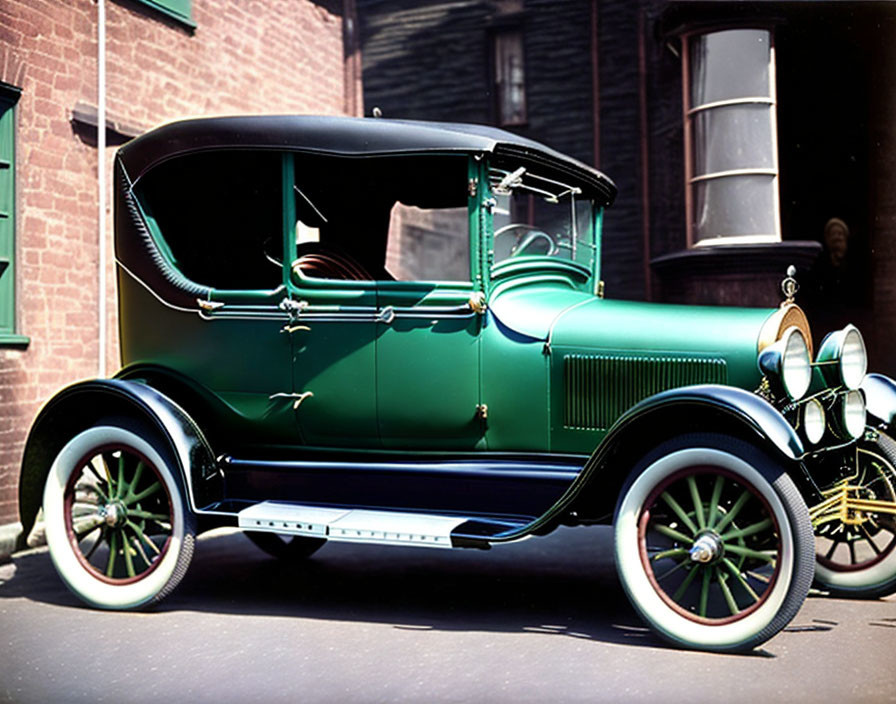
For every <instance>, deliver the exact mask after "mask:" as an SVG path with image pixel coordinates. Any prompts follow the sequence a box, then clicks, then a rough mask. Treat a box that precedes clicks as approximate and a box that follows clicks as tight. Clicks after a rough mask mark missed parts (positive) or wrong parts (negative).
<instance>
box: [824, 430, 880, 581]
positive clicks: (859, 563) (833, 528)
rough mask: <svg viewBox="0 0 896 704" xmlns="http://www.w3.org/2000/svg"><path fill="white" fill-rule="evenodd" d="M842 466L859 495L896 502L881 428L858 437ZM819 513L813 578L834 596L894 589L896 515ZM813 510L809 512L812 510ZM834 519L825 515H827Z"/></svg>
mask: <svg viewBox="0 0 896 704" xmlns="http://www.w3.org/2000/svg"><path fill="white" fill-rule="evenodd" d="M849 459H850V462H848V463H847V466H848V467H849V468H850V470H851V476H850V477H849V478H847V479H845V480H843V481H842V482H837V483H835V484H834V485H833V486H832V487H830V490H831V491H832V492H835V493H834V495H835V496H836V492H837V490H838V488H840V486H838V485H842V484H843V483H844V482H845V483H846V484H847V485H848V486H849V495H850V496H854V497H855V498H856V499H859V500H867V501H871V502H886V503H890V504H893V503H896V442H894V441H893V439H892V438H890V437H889V436H888V435H885V434H884V433H877V434H876V438H875V439H874V440H865V439H863V440H861V441H859V443H858V445H857V446H856V447H855V449H854V451H853V452H852V453H851V456H850V458H849ZM834 509H835V510H834V511H833V515H831V514H829V515H828V516H820V517H819V520H817V521H816V525H815V548H816V556H815V557H816V565H815V582H816V584H817V585H818V586H819V587H821V588H822V589H825V590H827V591H829V592H830V593H831V594H834V595H836V596H846V597H857V598H863V599H870V598H877V597H880V596H886V595H887V594H891V593H893V592H894V591H896V515H894V514H892V513H889V512H884V511H873V510H871V511H853V510H846V511H845V514H846V517H847V520H845V521H843V520H840V517H841V516H842V515H843V513H844V512H843V511H842V510H841V509H840V507H839V506H835V507H834ZM813 515H814V514H813ZM831 517H832V518H833V520H827V519H828V518H831Z"/></svg>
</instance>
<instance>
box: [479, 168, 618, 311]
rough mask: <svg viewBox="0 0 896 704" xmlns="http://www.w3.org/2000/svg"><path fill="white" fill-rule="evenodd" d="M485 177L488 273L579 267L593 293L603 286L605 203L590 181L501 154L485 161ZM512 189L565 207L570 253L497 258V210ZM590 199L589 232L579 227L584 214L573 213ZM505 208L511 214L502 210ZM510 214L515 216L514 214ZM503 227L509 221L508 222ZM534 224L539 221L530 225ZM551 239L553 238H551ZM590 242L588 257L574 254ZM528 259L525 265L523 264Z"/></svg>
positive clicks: (483, 201) (526, 224)
mask: <svg viewBox="0 0 896 704" xmlns="http://www.w3.org/2000/svg"><path fill="white" fill-rule="evenodd" d="M481 173H482V183H483V185H484V189H483V190H484V191H485V193H484V196H483V200H482V204H483V207H482V210H483V213H482V220H483V228H482V230H483V236H484V242H483V249H484V250H485V251H486V252H488V259H489V261H488V269H487V270H488V273H489V278H490V279H495V278H499V277H502V276H504V275H506V274H507V273H510V272H511V271H513V272H516V271H521V270H523V269H525V270H528V271H537V270H544V269H549V270H553V269H558V270H566V271H568V272H571V271H578V272H579V273H580V277H581V278H582V279H584V280H585V281H586V282H587V285H588V288H589V290H591V291H592V292H593V293H595V294H596V293H598V291H599V281H600V259H601V227H602V224H603V210H604V209H603V207H602V206H601V205H600V204H599V201H598V200H597V199H596V198H595V197H594V195H593V194H591V193H590V192H589V191H590V189H589V188H588V186H587V184H586V183H578V182H576V181H575V180H574V179H571V178H569V176H568V174H563V175H560V176H557V175H555V174H553V173H552V172H551V171H550V170H549V169H547V168H545V166H544V165H543V164H541V163H530V162H527V161H525V160H522V159H515V160H514V161H513V162H511V163H509V164H508V163H507V161H506V160H501V161H499V162H498V163H497V164H495V163H491V164H484V165H483V169H482V172H481ZM511 193H528V194H531V195H532V196H533V197H534V198H540V199H541V200H542V201H543V202H547V203H550V204H552V205H556V207H558V208H563V209H566V212H567V213H568V214H569V215H568V219H567V222H568V226H569V230H568V231H569V232H570V234H572V235H574V237H575V239H573V240H571V241H570V242H569V243H568V244H566V248H567V252H569V256H557V252H556V251H555V252H553V253H535V252H533V253H527V254H522V253H517V254H515V255H512V256H505V257H503V258H502V259H500V260H497V257H496V249H495V244H496V243H495V236H496V234H498V235H500V232H501V228H496V227H495V223H496V215H497V214H499V213H500V211H499V199H501V197H502V196H508V195H510V194H511ZM577 203H578V204H581V203H588V204H589V205H590V217H588V218H587V221H586V222H587V228H588V229H589V230H590V232H588V233H583V232H581V231H580V228H581V225H582V220H583V218H582V216H581V215H579V216H578V217H573V213H574V212H575V210H574V209H575V208H576V207H577V205H576V204H577ZM504 214H508V211H507V210H504ZM511 219H512V218H511ZM518 224H519V226H521V227H526V226H529V225H530V224H529V222H528V221H526V222H519V223H518ZM504 227H507V226H506V225H505V226H504ZM532 227H537V226H535V225H532ZM551 239H552V240H553V238H551ZM582 246H584V247H587V248H588V250H589V251H590V252H591V255H590V257H587V258H583V257H582V256H581V255H580V256H578V257H577V256H576V252H577V249H578V248H579V247H582ZM523 265H525V266H523Z"/></svg>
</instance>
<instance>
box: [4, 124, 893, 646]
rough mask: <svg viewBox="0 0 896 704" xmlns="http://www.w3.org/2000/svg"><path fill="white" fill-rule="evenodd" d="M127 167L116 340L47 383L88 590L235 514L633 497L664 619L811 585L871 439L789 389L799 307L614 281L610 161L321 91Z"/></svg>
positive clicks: (633, 530) (753, 608)
mask: <svg viewBox="0 0 896 704" xmlns="http://www.w3.org/2000/svg"><path fill="white" fill-rule="evenodd" d="M115 168H116V215H115V218H116V220H115V225H116V260H117V271H118V292H119V309H120V316H119V320H120V342H121V357H122V368H121V370H120V371H119V372H118V374H117V375H116V376H115V378H114V379H111V380H95V381H92V382H84V383H82V384H79V385H76V386H74V387H70V388H69V389H66V390H64V391H62V392H61V393H60V394H59V395H58V396H57V397H55V398H54V399H53V400H51V401H50V402H49V403H48V404H47V406H46V407H45V409H44V410H43V411H42V413H41V415H40V416H39V417H38V419H37V421H36V422H35V425H34V428H33V429H32V433H31V437H30V438H29V443H28V448H27V449H26V456H25V462H24V466H23V476H22V482H21V487H22V489H21V505H22V514H23V518H24V520H25V521H26V522H28V521H30V520H33V516H34V514H36V512H37V507H38V506H39V505H40V503H41V500H42V501H43V506H44V511H45V513H47V514H48V515H49V516H55V515H56V514H59V515H60V517H59V518H52V519H51V518H49V517H48V522H49V523H50V530H48V541H49V542H50V546H51V552H52V553H53V555H54V561H56V564H57V567H58V568H59V571H60V573H61V574H62V576H63V579H64V580H65V581H66V583H67V584H68V585H69V586H70V587H71V588H72V589H73V590H74V591H75V592H76V593H77V594H79V596H81V597H82V598H83V599H85V601H87V602H88V603H91V604H94V605H98V606H103V607H107V608H134V607H139V606H144V605H146V604H148V603H153V602H154V601H157V600H158V599H159V598H161V596H164V594H165V593H167V591H169V590H170V589H171V588H173V586H174V584H176V582H177V580H178V579H179V575H180V574H182V571H183V570H184V569H185V567H186V563H187V562H188V561H189V553H190V552H191V549H192V548H191V544H192V543H191V541H192V535H193V533H195V531H196V530H202V529H204V528H209V527H214V526H218V525H231V526H236V527H239V528H241V529H243V530H245V531H247V533H248V534H249V535H250V537H252V538H253V540H255V541H256V542H257V543H258V544H259V546H260V547H262V548H263V549H265V550H268V551H269V552H272V553H275V554H278V555H285V554H292V555H293V556H296V555H301V554H310V552H313V550H315V549H317V547H319V546H320V545H321V544H323V542H324V541H325V540H354V541H356V542H380V543H384V544H419V545H428V546H435V547H480V548H486V547H489V546H490V545H493V544H497V543H501V542H507V541H511V540H517V539H521V538H524V537H528V536H530V535H533V534H543V533H545V532H548V531H550V530H551V529H553V528H554V527H556V526H557V525H560V524H588V523H600V522H611V521H614V520H615V522H616V523H617V526H618V527H617V531H618V536H619V537H618V538H617V545H616V549H617V560H618V561H619V563H620V574H621V577H622V581H623V584H624V586H625V588H626V590H627V592H628V593H629V596H630V597H631V598H632V601H633V603H634V604H635V607H636V608H637V609H638V611H639V612H640V613H641V614H642V615H643V616H644V617H645V618H646V620H647V621H648V622H649V623H650V624H651V625H652V626H653V627H654V628H655V629H656V630H657V631H658V632H659V633H660V634H661V635H662V636H664V637H666V638H668V639H670V640H672V641H673V642H676V643H679V644H683V645H687V646H692V647H702V648H708V649H715V650H737V649H743V648H749V647H752V646H754V645H756V644H757V643H759V642H762V641H763V640H765V639H767V638H769V637H771V636H772V635H774V633H776V632H777V631H778V630H780V628H782V627H783V626H784V625H785V624H786V623H787V622H788V621H789V620H790V618H792V616H793V615H794V614H795V613H796V610H797V609H798V608H799V605H800V603H801V602H802V599H803V598H804V597H805V593H806V590H807V589H808V585H809V581H810V579H811V573H812V562H813V554H814V549H813V545H812V530H813V524H812V523H811V522H810V520H809V514H808V512H807V511H806V503H807V502H808V503H810V504H812V505H815V506H818V507H820V508H818V512H817V515H815V514H813V520H815V522H816V523H815V525H816V527H817V526H818V525H821V524H822V523H823V522H824V521H827V520H829V518H826V516H829V514H830V515H833V514H832V513H831V512H832V511H833V510H834V509H833V507H832V506H833V504H832V503H831V500H829V498H828V497H829V494H826V493H825V487H827V486H832V485H834V484H836V482H837V481H840V477H839V475H838V476H836V477H829V476H828V475H827V474H824V480H823V481H818V480H816V479H815V478H813V476H812V472H811V471H809V470H807V467H809V468H810V469H811V467H812V466H814V465H815V464H819V465H821V464H825V462H826V460H823V459H816V457H822V456H823V455H824V456H827V455H826V453H828V448H840V449H842V448H854V447H855V444H856V437H857V436H856V435H855V434H854V435H853V436H850V437H846V436H845V435H844V433H843V429H842V428H841V427H840V426H839V425H838V423H837V421H835V420H832V421H831V422H830V424H829V425H830V429H829V430H828V431H825V436H824V438H823V439H819V438H817V437H812V436H811V432H809V431H807V429H806V427H804V426H806V425H807V424H808V423H809V416H807V415H806V413H808V412H807V411H805V410H804V406H805V405H806V404H810V403H815V401H809V400H801V399H800V398H788V397H787V393H785V392H787V386H788V384H791V385H792V383H793V382H792V381H790V379H792V378H794V374H796V375H797V377H799V375H800V374H802V373H803V371H805V370H803V369H802V368H801V367H800V366H799V365H800V360H802V357H801V356H800V355H801V354H802V355H803V356H805V357H806V359H805V363H804V365H803V366H804V367H805V369H809V359H808V355H809V350H808V349H803V350H802V352H800V349H799V345H800V344H803V345H804V346H805V345H806V342H805V340H807V339H808V340H811V336H810V335H809V330H808V323H807V322H806V320H805V316H804V315H803V314H802V312H801V311H800V310H799V309H798V308H797V307H796V306H795V305H794V304H793V302H792V300H789V301H787V302H785V304H783V305H782V307H781V308H779V309H767V310H765V309H742V308H711V307H695V306H676V305H660V304H648V303H639V302H629V301H614V300H610V299H607V298H604V296H603V284H602V282H601V273H600V260H601V256H600V241H601V228H602V224H603V212H604V209H605V208H606V207H608V206H609V205H610V204H611V203H612V200H613V197H614V195H615V186H614V185H613V184H612V182H611V181H610V180H609V179H608V178H607V177H606V176H604V175H603V174H601V173H600V172H598V171H595V170H594V169H591V168H590V167H587V166H585V165H583V164H580V163H578V162H575V161H574V160H572V159H570V158H568V157H565V156H563V155H561V154H558V153H557V152H554V151H552V150H551V149H549V148H547V147H544V146H543V145H539V144H537V143H534V142H530V141H528V140H524V139H521V138H519V137H516V136H514V135H511V134H508V133H506V132H501V131H499V130H494V129H490V128H484V127H477V126H469V125H450V124H435V123H415V122H398V121H386V120H357V119H348V118H311V117H254V118H216V119H208V120H193V121H186V122H182V123H173V124H171V125H167V126H164V127H162V128H159V129H157V130H154V131H153V132H151V133H149V134H147V135H145V136H143V137H141V138H139V139H137V140H134V141H133V142H131V143H130V144H128V145H126V146H125V147H123V148H122V149H121V150H120V151H119V154H118V157H117V159H116V167H115ZM843 334H844V335H847V339H848V340H849V341H851V344H852V343H854V342H855V339H856V338H855V335H857V334H858V333H857V332H856V333H848V334H847V333H846V332H844V333H843ZM858 339H859V341H860V337H859V338H858ZM800 340H802V341H803V342H802V343H800ZM856 344H857V343H856ZM788 345H789V346H793V345H796V347H795V348H794V349H795V350H796V351H794V349H791V348H790V347H788ZM785 347H787V349H786V350H785ZM841 347H843V349H841V348H839V347H838V348H837V350H836V351H835V352H834V353H832V354H831V355H829V357H830V359H831V361H830V364H835V363H836V364H838V365H841V366H842V364H841V362H840V361H839V360H840V358H841V357H843V358H844V359H845V358H846V357H847V356H848V355H852V357H850V359H852V358H853V357H854V358H855V359H859V358H858V356H857V355H858V352H857V351H856V350H855V349H853V348H855V344H853V345H852V347H849V345H846V346H843V345H841ZM846 349H849V350H850V351H849V352H846V351H844V350H846ZM863 355H864V351H863V350H862V358H861V360H860V361H861V362H862V363H864V357H863ZM759 358H761V359H763V360H766V361H764V362H763V364H764V366H763V367H762V368H760V365H758V364H757V359H759ZM794 359H797V362H796V367H794V366H793V365H794V362H793V360H794ZM768 360H771V361H768ZM826 363H827V362H826ZM843 364H845V363H843ZM788 365H789V366H788ZM793 369H796V371H795V372H794V371H793ZM807 373H808V372H807ZM862 374H864V369H862ZM814 377H815V378H814V381H813V382H812V383H813V387H812V388H813V391H812V393H811V394H810V395H811V398H813V399H817V400H818V405H819V406H823V409H822V411H820V412H822V413H824V412H825V409H826V411H827V412H828V413H834V414H837V413H840V414H841V415H842V416H843V417H844V418H845V417H846V415H845V414H846V413H847V411H845V410H843V409H845V408H846V407H847V405H848V403H847V399H849V403H851V404H852V406H849V408H850V409H851V410H850V411H849V412H850V413H853V415H855V414H856V413H858V412H859V410H858V406H856V404H859V403H861V409H860V410H861V414H862V416H861V419H860V420H861V429H864V427H865V423H864V418H865V416H864V413H865V408H864V401H865V399H866V396H867V400H868V403H869V407H870V408H871V409H872V411H874V413H875V414H876V416H877V418H878V419H879V420H881V421H882V422H883V423H884V424H887V423H889V421H890V420H891V419H892V416H893V412H894V411H896V392H894V390H893V385H892V383H891V382H889V380H886V379H883V378H873V377H869V379H871V381H870V382H869V383H868V384H866V387H865V391H864V392H859V391H857V390H856V389H855V388H853V387H855V386H856V384H855V383H853V382H852V381H850V382H849V383H847V382H843V383H839V382H835V383H833V384H832V383H828V382H827V381H823V380H822V374H821V372H815V373H814ZM850 378H851V377H850ZM807 387H808V385H807ZM782 389H783V390H782ZM805 393H806V389H804V390H803V391H802V393H800V394H799V396H803V395H805ZM863 393H864V394H865V395H866V396H865V395H862V394H863ZM850 394H852V395H850ZM807 399H808V397H807ZM813 408H814V406H813ZM850 418H852V416H850ZM853 424H855V423H854V422H853ZM822 425H824V421H822ZM840 425H843V424H842V423H841V424H840ZM807 432H809V435H807ZM838 432H839V433H840V436H839V437H835V435H836V434H837V433H838ZM859 435H861V432H859ZM864 441H865V440H863V441H862V442H864ZM831 452H839V450H831ZM91 453H93V454H91ZM695 453H696V454H695ZM884 454H885V453H884ZM838 456H839V455H838ZM694 458H697V459H694ZM147 468H149V469H151V470H152V471H151V472H150V471H149V469H147ZM881 471H882V472H884V473H886V472H889V468H885V469H884V470H881ZM825 472H829V470H825ZM886 476H887V477H888V479H887V481H889V474H887V475H886ZM162 487H164V493H163V491H162ZM742 490H743V493H742V495H741V494H740V493H739V492H741V491H742ZM849 490H850V491H853V492H854V493H851V494H849V496H850V497H852V498H850V499H849V500H859V498H858V497H859V494H858V493H855V492H859V489H854V488H853V487H852V485H850V489H849ZM841 493H842V492H841ZM847 493H849V492H847ZM866 493H867V492H866ZM85 496H86V497H88V499H84V497H85ZM676 496H678V498H677V499H676V498H675V497H676ZM801 496H802V498H801ZM862 496H864V497H865V498H866V499H867V498H868V496H872V497H873V499H874V500H877V501H883V502H888V501H890V499H891V498H896V497H890V496H889V495H888V494H886V493H883V494H882V493H881V492H880V491H877V493H875V492H874V491H873V490H872V491H871V494H868V495H867V496H866V494H862ZM79 497H80V498H79ZM165 497H167V498H165ZM682 497H684V498H683V499H682ZM751 497H752V498H751ZM85 501H86V505H83V506H81V505H80V504H79V502H81V503H84V502H85ZM825 501H828V503H827V504H825V503H824V502H825ZM843 501H844V502H845V501H847V500H846V499H843ZM890 503H892V502H890ZM881 505H883V504H881ZM894 505H896V504H894ZM683 506H684V507H683ZM691 506H692V507H691ZM744 506H748V508H746V509H744V508H743V507H744ZM838 506H839V505H838ZM843 506H845V507H846V508H850V509H851V508H854V506H853V505H852V504H849V505H848V506H847V505H846V504H843ZM54 507H55V509H54ZM866 508H867V507H866ZM874 508H877V509H879V508H880V506H878V504H875V505H874ZM869 510H870V509H869ZM881 510H883V509H881ZM651 511H653V513H651ZM885 512H886V511H885ZM747 515H750V516H751V517H752V520H753V523H747V518H746V516H747ZM862 515H864V514H862ZM165 516H167V517H168V518H165ZM614 516H615V518H614ZM830 520H833V519H830ZM664 521H665V522H664ZM657 522H658V523H657ZM654 523H657V525H659V528H657V530H658V531H659V532H658V533H656V535H660V536H662V537H661V538H660V541H661V542H663V541H671V543H670V546H669V547H668V549H665V550H662V551H660V552H658V553H655V554H654V553H651V552H650V551H651V550H654V551H656V549H654V548H652V547H650V544H649V543H650V540H652V538H647V537H645V536H646V535H648V534H649V535H653V534H654V533H651V532H650V531H652V530H653V526H654ZM875 525H876V524H875ZM91 531H94V533H93V538H89V537H87V536H90V535H91ZM645 531H647V533H645ZM683 531H684V532H683ZM53 536H55V538H54V537H53ZM153 536H157V537H153ZM278 536H281V537H278ZM85 540H86V541H88V542H90V541H91V540H92V541H93V542H90V548H89V549H88V548H85V547H84V545H85V543H84V542H83V541H85ZM757 540H758V541H760V542H756V541H757ZM645 541H646V543H645ZM761 541H765V542H761ZM54 542H55V543H56V545H55V547H54ZM664 544H665V543H664ZM98 545H100V546H101V547H97V546H98ZM639 545H640V546H641V547H638V546H639ZM645 545H646V547H645ZM768 545H773V546H774V548H768V547H767V546H768ZM760 548H761V549H760ZM891 548H892V546H889V545H888V546H887V547H886V551H887V555H889V551H890V550H891ZM875 549H877V550H878V551H881V550H883V548H881V547H880V546H879V545H877V544H875ZM645 550H646V551H647V552H645ZM95 551H98V552H95ZM831 552H832V554H833V552H834V551H833V550H832V551H831ZM638 554H640V555H641V557H640V558H637V559H636V558H632V557H631V555H638ZM96 555H103V557H102V562H101V563H100V564H95V562H96V560H97V558H96ZM769 555H772V557H769ZM667 559H671V560H678V561H679V562H677V563H675V564H678V567H676V568H675V569H680V570H681V572H680V574H681V575H684V574H686V573H687V574H688V575H689V576H688V577H687V578H686V579H684V580H681V581H678V578H677V577H675V578H673V582H674V584H673V585H672V586H666V585H665V581H664V580H666V579H667V577H666V576H665V575H664V574H661V573H660V572H654V571H653V570H652V568H651V567H650V565H652V561H653V560H660V561H662V560H667ZM751 561H753V562H751ZM135 565H136V566H135ZM750 565H754V566H753V567H752V568H751V567H749V566H750ZM766 568H767V569H768V570H771V571H770V572H769V575H770V576H765V577H763V576H762V575H761V574H759V573H760V572H762V570H764V569H766ZM675 569H673V570H671V571H672V572H674V571H675ZM699 574H702V575H704V576H703V578H700V579H698V578H697V577H698V576H699ZM875 579H876V580H877V581H876V582H875V585H876V587H875V588H877V587H879V584H880V583H882V582H881V579H883V582H887V584H889V581H888V580H889V579H890V577H888V576H886V575H885V578H879V576H878V577H875ZM756 580H759V581H756ZM692 583H693V585H694V586H693V587H692V586H691V584H692ZM673 587H674V588H673ZM141 590H142V591H141ZM672 592H674V594H673V593H672ZM691 592H693V595H691Z"/></svg>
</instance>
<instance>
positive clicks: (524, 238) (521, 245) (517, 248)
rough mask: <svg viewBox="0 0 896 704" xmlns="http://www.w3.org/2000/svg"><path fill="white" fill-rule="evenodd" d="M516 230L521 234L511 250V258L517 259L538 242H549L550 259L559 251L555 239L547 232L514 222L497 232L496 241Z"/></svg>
mask: <svg viewBox="0 0 896 704" xmlns="http://www.w3.org/2000/svg"><path fill="white" fill-rule="evenodd" d="M514 230H520V232H518V233H517V235H516V242H515V243H514V244H513V246H512V247H511V248H510V256H511V257H515V256H517V255H519V254H522V253H523V252H525V251H526V249H528V248H529V246H530V245H531V244H532V243H533V242H535V241H536V240H547V243H548V251H547V255H548V256H549V257H550V256H553V255H554V254H556V253H557V252H558V251H559V248H558V247H557V243H556V242H555V241H554V238H553V237H551V236H550V235H549V234H548V233H547V232H545V231H544V230H539V229H538V228H537V227H535V226H534V225H527V224H525V223H521V222H512V223H510V224H509V225H505V226H504V227H502V228H500V229H499V230H498V231H497V232H495V240H497V239H498V238H499V237H500V236H501V235H506V234H507V233H508V232H513V231H514Z"/></svg>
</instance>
